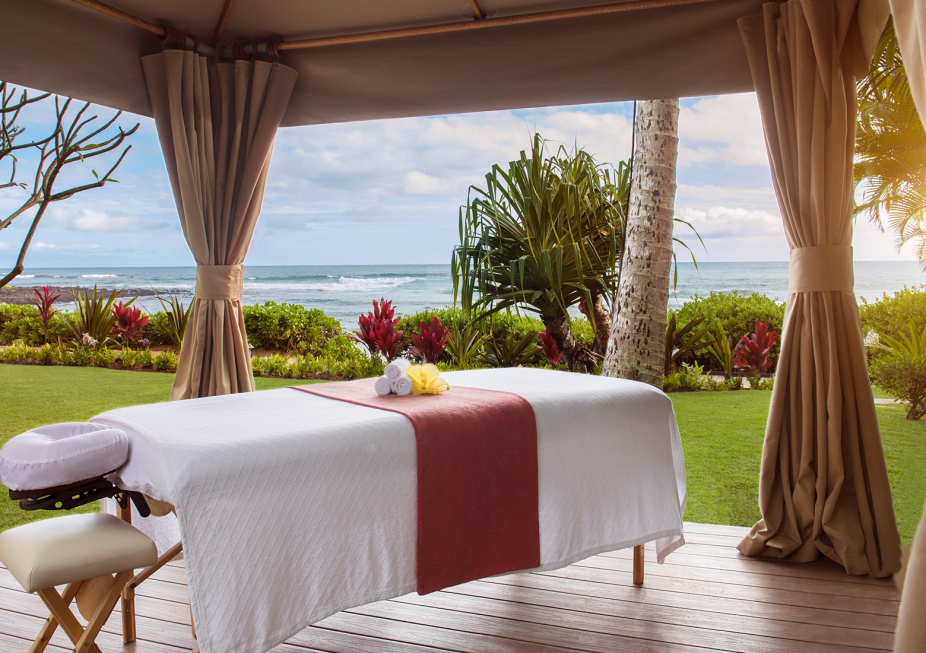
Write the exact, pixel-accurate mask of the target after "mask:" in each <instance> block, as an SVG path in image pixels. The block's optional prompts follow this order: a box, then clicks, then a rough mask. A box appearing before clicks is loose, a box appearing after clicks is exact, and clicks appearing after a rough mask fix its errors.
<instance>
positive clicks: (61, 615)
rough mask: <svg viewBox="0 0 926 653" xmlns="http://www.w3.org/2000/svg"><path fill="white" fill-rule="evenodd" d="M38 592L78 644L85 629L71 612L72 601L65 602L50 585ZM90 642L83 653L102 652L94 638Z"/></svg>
mask: <svg viewBox="0 0 926 653" xmlns="http://www.w3.org/2000/svg"><path fill="white" fill-rule="evenodd" d="M117 578H118V577H117ZM127 580H128V578H126V579H125V580H124V581H123V582H125V581H127ZM36 593H37V594H38V595H39V596H40V597H41V598H42V601H43V602H44V603H45V606H46V607H47V608H48V610H49V612H51V614H52V616H54V617H55V619H57V621H58V623H59V624H61V628H62V630H64V632H65V633H67V636H68V638H69V639H70V640H71V641H72V642H73V643H74V645H75V646H76V645H77V643H78V642H79V641H80V638H81V637H82V636H83V634H84V629H83V627H82V626H81V625H80V622H79V621H77V617H75V616H74V615H73V614H71V610H70V609H69V608H68V603H70V601H68V603H65V602H64V600H63V599H62V598H61V596H60V595H59V594H58V591H57V590H56V589H55V588H54V587H49V588H48V589H44V590H37V592H36ZM75 594H76V592H75ZM89 644H90V645H89V646H87V647H85V648H84V649H83V650H82V651H81V653H84V652H86V653H100V649H99V647H98V646H97V645H96V644H93V643H92V640H91V642H89Z"/></svg>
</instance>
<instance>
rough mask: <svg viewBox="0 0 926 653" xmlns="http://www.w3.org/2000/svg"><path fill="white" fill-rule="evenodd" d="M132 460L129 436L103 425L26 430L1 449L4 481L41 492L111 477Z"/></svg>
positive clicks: (1, 478) (66, 424)
mask: <svg viewBox="0 0 926 653" xmlns="http://www.w3.org/2000/svg"><path fill="white" fill-rule="evenodd" d="M128 457H129V440H128V438H127V437H125V433H123V432H122V431H119V430H117V429H113V428H109V427H107V426H103V425H101V424H88V423H86V422H64V423H62V424H51V425H50V426H40V427H39V428H37V429H32V430H31V431H26V432H25V433H22V434H20V435H17V436H16V437H15V438H13V439H12V440H10V441H9V442H7V443H6V444H5V445H3V448H2V449H0V482H2V483H3V484H4V485H5V486H7V487H8V488H9V489H11V490H40V489H44V488H47V487H55V486H56V485H68V484H70V483H76V482H77V481H83V480H86V479H89V478H94V477H96V476H102V475H103V474H108V473H109V472H111V471H113V470H114V469H116V468H117V467H122V465H124V464H125V461H126V460H127V459H128Z"/></svg>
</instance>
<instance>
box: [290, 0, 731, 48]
mask: <svg viewBox="0 0 926 653" xmlns="http://www.w3.org/2000/svg"><path fill="white" fill-rule="evenodd" d="M704 2H717V0H634V1H633V2H617V3H614V4H609V5H600V6H597V7H578V8H576V9H561V10H558V11H544V12H540V13H536V14H522V15H520V16H506V17H505V18H492V19H485V20H473V21H470V22H466V23H447V24H444V25H428V26H426V27H408V28H405V29H394V30H388V31H384V32H368V33H366V34H348V35H345V36H329V37H325V38H319V39H303V40H300V41H284V42H283V43H280V45H279V46H277V48H278V49H279V50H299V49H302V48H318V47H324V46H328V45H344V44H347V43H366V42H369V41H385V40H389V39H401V38H406V37H410V36H426V35H430V34H446V33H448V32H466V31H469V30H476V29H483V28H488V27H507V26H511V25H526V24H530V23H543V22H547V21H551V20H563V19H568V18H585V17H587V16H604V15H607V14H620V13H624V12H627V11H639V10H643V9H660V8H662V7H677V6H680V5H693V4H701V3H704Z"/></svg>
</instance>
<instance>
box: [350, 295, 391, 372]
mask: <svg viewBox="0 0 926 653" xmlns="http://www.w3.org/2000/svg"><path fill="white" fill-rule="evenodd" d="M358 324H359V326H360V328H359V329H358V330H357V331H354V334H353V335H351V336H348V338H350V339H351V340H356V341H357V342H359V343H361V344H363V345H364V346H366V348H367V349H369V350H370V354H376V353H377V352H380V353H382V355H383V356H385V357H386V361H387V362H392V359H393V358H395V357H396V356H398V355H399V354H400V353H401V352H402V349H403V348H404V346H405V343H404V342H403V340H402V336H404V335H405V333H404V332H402V331H398V332H397V331H396V330H395V325H396V319H395V309H394V308H393V307H392V302H387V301H386V300H385V299H384V298H380V300H379V303H377V302H376V300H375V299H374V300H373V312H372V313H367V314H366V315H361V316H360V319H359V320H358Z"/></svg>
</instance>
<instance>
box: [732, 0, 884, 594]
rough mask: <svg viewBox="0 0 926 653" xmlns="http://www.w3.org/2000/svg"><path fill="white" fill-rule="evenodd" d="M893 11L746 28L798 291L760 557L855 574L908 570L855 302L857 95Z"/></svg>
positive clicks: (774, 10)
mask: <svg viewBox="0 0 926 653" xmlns="http://www.w3.org/2000/svg"><path fill="white" fill-rule="evenodd" d="M888 12H889V10H888V7H887V4H886V1H879V0H870V1H869V0H790V1H789V2H784V3H781V4H779V3H767V4H765V5H764V6H763V12H762V14H760V15H756V16H748V17H745V18H742V19H740V21H739V25H740V32H741V33H742V36H743V40H744V42H745V45H746V50H747V54H748V58H749V65H750V68H751V70H752V76H753V79H754V81H755V86H756V94H757V96H758V100H759V106H760V109H761V113H762V123H763V126H764V129H765V140H766V145H767V148H768V154H769V162H770V165H771V169H772V179H773V182H774V186H775V192H776V194H777V196H778V203H779V207H780V209H781V216H782V220H783V222H784V232H785V237H786V238H787V240H788V244H789V246H790V247H791V278H790V283H791V287H790V288H789V295H788V303H787V310H786V312H785V320H784V328H783V332H782V342H781V355H780V358H779V360H778V370H777V373H776V375H775V386H774V390H773V392H772V401H771V407H770V409H769V418H768V423H767V426H766V432H765V444H764V447H763V451H762V470H761V475H760V480H759V506H760V508H761V510H762V519H761V520H760V521H759V522H758V523H757V524H756V525H755V526H754V527H753V528H752V530H751V532H750V533H749V535H747V536H746V537H745V538H744V539H743V540H742V541H741V542H740V543H739V545H738V548H739V550H740V551H741V552H742V553H743V554H745V555H748V556H759V555H762V556H774V557H778V558H782V559H784V560H790V561H798V562H809V561H812V560H815V559H817V558H818V557H819V556H820V555H821V554H822V555H825V556H827V557H829V558H831V559H832V560H834V561H836V562H838V563H840V564H841V565H843V567H845V569H846V572H847V573H849V574H871V575H873V576H889V575H891V574H893V573H894V572H896V571H897V570H898V569H899V567H900V537H899V534H898V532H897V524H896V521H895V518H894V507H893V502H892V498H891V489H890V485H889V483H888V477H887V468H886V465H885V462H884V452H883V450H882V447H881V436H880V432H879V429H878V418H877V415H876V414H875V403H874V398H873V396H872V392H871V385H870V382H869V380H868V370H867V364H866V359H865V349H864V345H863V335H862V327H861V321H860V319H859V312H858V305H857V303H856V300H855V295H854V293H853V292H852V273H851V245H852V200H853V181H852V165H853V154H854V151H855V116H856V91H855V82H856V79H857V78H858V76H859V75H862V74H865V72H866V71H867V70H868V65H869V61H870V58H871V53H872V51H873V49H874V46H875V44H876V43H877V40H878V37H879V36H880V34H881V31H882V29H883V27H884V25H885V22H886V20H887V16H888Z"/></svg>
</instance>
